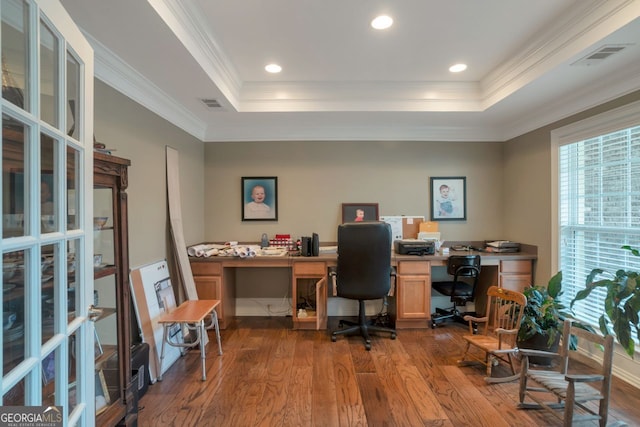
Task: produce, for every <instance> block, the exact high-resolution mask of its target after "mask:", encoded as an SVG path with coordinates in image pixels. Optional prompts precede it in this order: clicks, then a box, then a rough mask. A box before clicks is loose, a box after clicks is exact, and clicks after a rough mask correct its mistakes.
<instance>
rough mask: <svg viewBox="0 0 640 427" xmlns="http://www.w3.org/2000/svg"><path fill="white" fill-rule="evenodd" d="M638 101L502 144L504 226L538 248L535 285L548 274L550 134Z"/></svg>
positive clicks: (512, 235) (602, 108) (618, 102)
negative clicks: (571, 124)
mask: <svg viewBox="0 0 640 427" xmlns="http://www.w3.org/2000/svg"><path fill="white" fill-rule="evenodd" d="M639 99H640V91H638V92H635V93H632V94H629V95H627V96H624V97H622V98H619V99H616V100H614V101H612V102H609V103H606V104H603V105H600V106H598V107H595V108H592V109H590V110H587V111H584V112H582V113H580V114H576V115H574V116H571V117H569V118H566V119H563V120H560V121H557V122H555V123H553V124H551V125H549V126H545V127H543V128H540V129H537V130H535V131H533V132H529V133H527V134H525V135H522V136H519V137H517V138H514V139H512V140H510V141H508V142H506V143H505V144H504V164H503V167H504V188H503V192H504V212H505V215H504V223H505V229H504V231H505V234H506V235H508V236H509V238H511V239H513V240H516V241H521V242H526V243H530V244H533V245H536V246H538V263H537V269H536V283H537V284H546V283H547V281H548V280H549V278H550V277H551V276H552V275H553V274H554V273H555V272H552V271H551V221H552V220H554V219H552V212H551V131H552V130H554V129H557V128H560V127H562V126H566V125H568V124H570V123H574V122H577V121H579V120H583V119H586V118H588V117H592V116H594V115H596V114H600V113H602V112H605V111H609V110H611V109H613V108H616V107H620V106H622V105H625V104H628V103H630V102H634V101H637V100H639Z"/></svg>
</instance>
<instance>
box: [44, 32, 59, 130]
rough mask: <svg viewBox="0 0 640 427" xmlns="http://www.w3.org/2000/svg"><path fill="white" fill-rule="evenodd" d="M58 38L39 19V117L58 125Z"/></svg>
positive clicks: (52, 124)
mask: <svg viewBox="0 0 640 427" xmlns="http://www.w3.org/2000/svg"><path fill="white" fill-rule="evenodd" d="M58 93H59V88H58V39H57V38H55V36H54V35H53V33H52V32H51V30H50V29H49V27H47V26H46V25H45V24H44V23H43V22H42V21H40V118H41V119H42V120H43V121H45V122H47V123H49V124H50V125H51V126H54V127H58V108H57V107H58Z"/></svg>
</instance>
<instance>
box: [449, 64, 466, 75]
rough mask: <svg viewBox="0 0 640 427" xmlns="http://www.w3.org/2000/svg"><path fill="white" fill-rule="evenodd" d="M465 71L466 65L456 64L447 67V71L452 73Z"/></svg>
mask: <svg viewBox="0 0 640 427" xmlns="http://www.w3.org/2000/svg"><path fill="white" fill-rule="evenodd" d="M466 69H467V64H456V65H452V66H451V67H449V71H451V72H452V73H459V72H461V71H464V70H466Z"/></svg>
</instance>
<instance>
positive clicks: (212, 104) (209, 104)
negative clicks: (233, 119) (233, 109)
mask: <svg viewBox="0 0 640 427" xmlns="http://www.w3.org/2000/svg"><path fill="white" fill-rule="evenodd" d="M201 101H202V102H203V103H204V105H206V106H207V108H222V105H220V103H219V102H218V101H217V100H215V99H202V100H201Z"/></svg>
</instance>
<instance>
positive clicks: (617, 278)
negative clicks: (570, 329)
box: [571, 245, 640, 357]
mask: <svg viewBox="0 0 640 427" xmlns="http://www.w3.org/2000/svg"><path fill="white" fill-rule="evenodd" d="M622 249H625V250H628V251H630V252H631V253H632V254H633V255H635V256H640V251H639V250H638V249H634V248H632V247H631V246H628V245H625V246H622ZM603 276H604V278H601V277H603ZM639 276H640V273H638V272H636V271H625V270H618V271H616V273H615V274H611V273H606V272H605V271H604V270H602V269H600V268H595V269H593V270H592V271H591V273H590V274H589V276H588V277H587V280H586V288H585V289H583V290H582V291H580V292H578V293H577V294H576V296H575V298H574V299H573V301H571V307H573V304H574V303H575V302H576V301H580V300H582V299H585V298H587V297H588V296H589V295H590V294H591V292H592V291H593V290H594V289H596V288H604V289H605V291H606V297H605V300H604V314H603V315H602V316H600V319H599V324H600V331H601V332H602V333H603V334H604V335H609V334H611V333H612V329H613V333H615V335H616V338H617V339H618V342H619V343H620V345H621V346H622V347H623V348H624V349H625V351H626V352H627V354H628V355H629V356H631V357H633V356H634V352H635V343H634V341H633V339H632V338H631V335H632V333H633V331H634V330H635V333H636V336H637V338H638V339H640V321H639V316H638V314H639V313H640V277H639ZM597 278H599V279H600V280H595V279H597Z"/></svg>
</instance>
